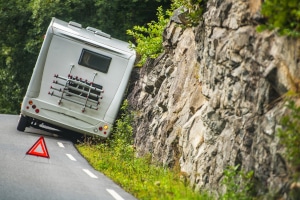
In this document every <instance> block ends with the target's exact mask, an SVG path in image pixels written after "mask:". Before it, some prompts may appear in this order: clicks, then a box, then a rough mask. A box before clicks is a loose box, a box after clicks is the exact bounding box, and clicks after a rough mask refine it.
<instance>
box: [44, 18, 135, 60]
mask: <svg viewBox="0 0 300 200" xmlns="http://www.w3.org/2000/svg"><path fill="white" fill-rule="evenodd" d="M50 26H52V28H53V29H56V30H55V31H54V32H57V33H59V34H63V35H66V34H67V35H68V36H69V37H74V36H80V37H81V38H84V40H85V41H86V42H87V43H93V44H94V45H95V46H97V43H98V44H101V46H103V45H104V46H106V47H107V48H109V49H111V50H115V51H117V52H119V51H120V50H121V51H123V53H125V52H126V54H128V53H129V54H130V55H133V54H135V51H134V50H132V49H131V48H130V47H129V43H128V42H124V41H121V40H118V39H115V38H112V37H111V36H110V35H109V34H107V33H104V32H102V31H100V30H98V29H96V28H93V27H87V28H82V26H81V24H79V23H76V22H72V21H71V22H69V23H67V22H65V21H62V20H59V19H57V18H54V17H53V18H52V22H51V25H50ZM124 51H125V52H124ZM120 53H121V52H120Z"/></svg>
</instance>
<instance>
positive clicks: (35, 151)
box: [26, 136, 50, 158]
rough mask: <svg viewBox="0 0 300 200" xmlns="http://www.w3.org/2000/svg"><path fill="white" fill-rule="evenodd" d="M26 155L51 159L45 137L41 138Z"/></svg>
mask: <svg viewBox="0 0 300 200" xmlns="http://www.w3.org/2000/svg"><path fill="white" fill-rule="evenodd" d="M26 154H28V155H34V156H40V157H45V158H50V156H49V154H48V150H47V146H46V143H45V140H44V137H42V136H41V137H40V139H38V141H36V142H35V143H34V145H33V146H32V147H31V148H30V149H29V150H28V151H27V153H26Z"/></svg>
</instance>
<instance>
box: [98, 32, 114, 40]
mask: <svg viewBox="0 0 300 200" xmlns="http://www.w3.org/2000/svg"><path fill="white" fill-rule="evenodd" d="M95 35H99V36H102V37H106V38H109V39H110V38H111V36H110V35H109V34H107V33H104V32H102V31H96V32H95Z"/></svg>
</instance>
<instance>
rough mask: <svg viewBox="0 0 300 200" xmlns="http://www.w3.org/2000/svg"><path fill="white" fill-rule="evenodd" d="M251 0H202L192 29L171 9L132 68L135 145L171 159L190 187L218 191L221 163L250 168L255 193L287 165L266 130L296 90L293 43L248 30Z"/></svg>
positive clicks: (281, 179)
mask: <svg viewBox="0 0 300 200" xmlns="http://www.w3.org/2000/svg"><path fill="white" fill-rule="evenodd" d="M260 3H261V2H260V1H258V0H209V1H208V3H207V8H206V11H205V13H204V15H203V18H201V19H199V25H198V26H197V27H193V28H192V27H185V26H184V25H185V24H184V23H185V20H184V14H182V13H180V10H178V12H176V13H175V15H174V16H173V17H172V19H171V21H170V23H169V24H168V26H167V27H166V29H165V32H164V34H163V38H164V42H163V46H164V49H165V51H164V53H163V54H161V55H160V56H159V57H158V58H157V59H155V60H150V59H149V60H148V62H147V63H146V64H145V66H143V68H141V69H140V70H137V71H138V73H137V74H135V76H136V79H137V80H136V82H134V88H133V89H132V90H131V93H130V94H129V100H130V104H131V106H132V107H133V109H134V110H135V114H136V119H135V146H136V149H137V151H138V154H139V155H144V154H146V153H151V154H152V155H153V160H154V161H157V162H160V163H163V164H164V165H167V166H173V165H180V168H181V171H182V174H184V175H185V176H186V178H188V180H189V181H190V184H191V185H192V186H195V189H196V190H200V189H207V188H209V189H210V190H212V189H213V190H215V191H217V190H220V181H221V180H222V175H223V171H224V169H225V168H226V166H229V165H231V166H236V165H237V164H240V165H241V166H242V168H243V169H244V170H245V171H249V170H253V171H254V176H255V179H256V181H257V183H258V184H256V186H257V189H258V190H257V191H258V193H259V194H264V193H267V192H268V191H274V192H279V191H281V189H282V188H283V187H284V186H285V185H286V183H287V180H288V177H289V167H288V164H287V163H286V161H285V159H284V157H283V155H282V153H283V151H284V149H283V147H281V146H280V145H279V144H278V138H277V137H276V129H277V128H278V126H279V124H278V122H279V120H280V118H281V116H282V115H283V114H284V112H285V107H284V106H283V101H282V96H283V95H284V94H285V93H286V92H287V91H288V90H294V91H299V89H300V88H299V87H300V84H299V83H300V82H299V81H300V63H299V62H300V61H299V57H300V55H299V52H300V42H299V41H297V40H295V39H290V38H287V37H281V36H278V35H276V33H274V32H267V31H266V32H263V33H258V32H256V26H257V24H258V23H259V22H260V21H261V20H262V18H261V16H260V13H259V12H260Z"/></svg>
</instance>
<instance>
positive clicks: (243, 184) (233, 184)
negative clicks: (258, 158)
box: [220, 165, 254, 200]
mask: <svg viewBox="0 0 300 200" xmlns="http://www.w3.org/2000/svg"><path fill="white" fill-rule="evenodd" d="M239 168H240V165H237V166H229V167H228V168H227V169H226V170H224V179H223V180H222V184H223V185H224V186H225V187H226V192H225V193H224V194H223V195H221V197H220V199H221V200H248V199H249V200H250V199H252V197H251V196H252V195H251V192H252V191H253V180H252V179H253V175H254V172H253V171H250V172H247V173H246V172H244V171H242V170H240V169H239Z"/></svg>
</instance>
